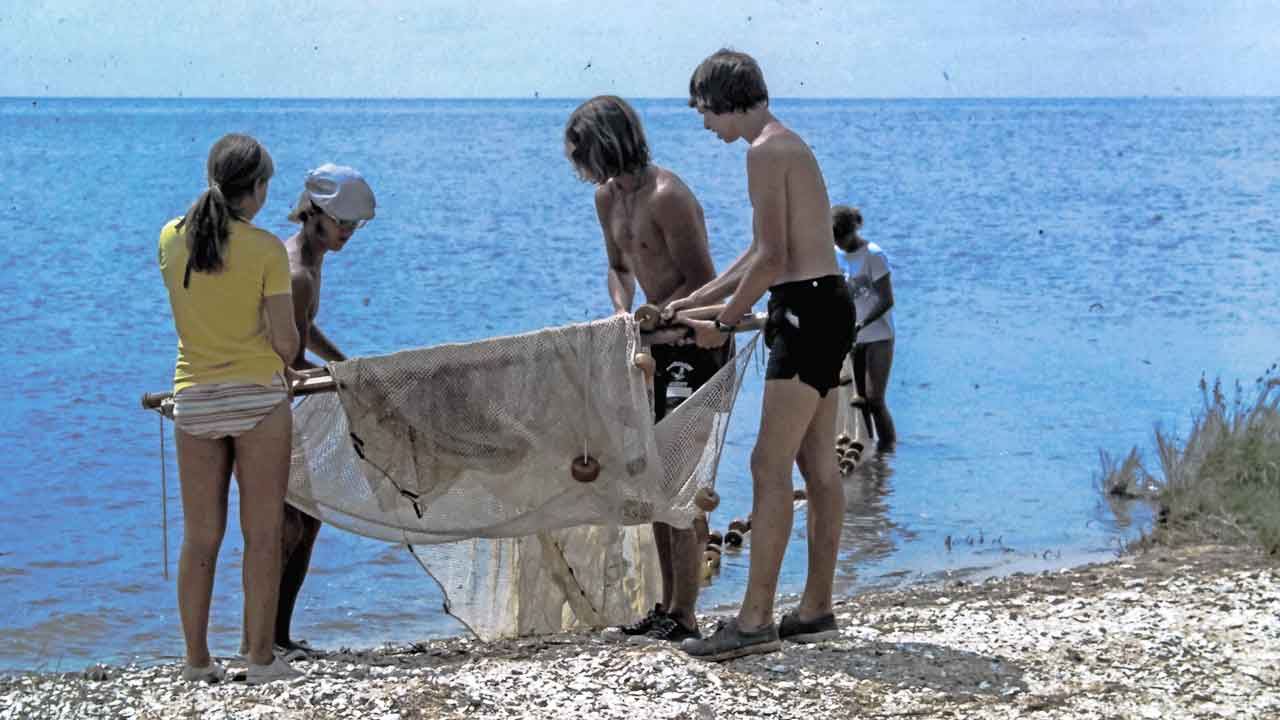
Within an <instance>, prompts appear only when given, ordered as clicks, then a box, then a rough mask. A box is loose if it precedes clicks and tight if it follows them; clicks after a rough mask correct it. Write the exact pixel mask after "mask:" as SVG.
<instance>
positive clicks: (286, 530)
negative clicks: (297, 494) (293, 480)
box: [280, 505, 322, 547]
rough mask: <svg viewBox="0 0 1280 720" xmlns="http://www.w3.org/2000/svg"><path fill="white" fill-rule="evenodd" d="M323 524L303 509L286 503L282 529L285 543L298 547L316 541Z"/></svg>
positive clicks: (288, 545) (287, 545)
mask: <svg viewBox="0 0 1280 720" xmlns="http://www.w3.org/2000/svg"><path fill="white" fill-rule="evenodd" d="M321 524H322V523H321V522H320V521H319V520H317V519H316V518H313V517H311V516H310V515H308V514H306V513H304V512H302V511H301V510H298V509H296V508H294V507H292V506H290V505H285V506H284V515H283V516H282V518H281V529H280V533H281V538H282V540H283V542H284V545H285V546H286V547H297V546H299V545H304V544H309V543H311V542H314V541H315V539H316V535H319V534H320V525H321Z"/></svg>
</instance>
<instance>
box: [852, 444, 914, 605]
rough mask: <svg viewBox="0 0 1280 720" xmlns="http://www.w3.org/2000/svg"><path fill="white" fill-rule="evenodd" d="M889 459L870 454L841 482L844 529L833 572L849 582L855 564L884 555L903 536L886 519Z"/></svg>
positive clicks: (890, 491) (890, 474)
mask: <svg viewBox="0 0 1280 720" xmlns="http://www.w3.org/2000/svg"><path fill="white" fill-rule="evenodd" d="M892 460H893V456H892V454H890V453H883V454H880V453H876V454H872V455H871V456H870V457H868V458H866V459H864V460H863V461H862V462H861V463H859V464H858V466H857V467H856V468H855V469H854V471H853V472H852V473H850V474H849V475H848V476H846V477H845V479H844V480H845V482H844V512H845V515H844V529H843V530H842V531H841V534H840V560H839V563H838V564H837V566H836V572H837V573H838V574H839V575H840V576H842V577H845V576H847V578H848V579H849V580H850V581H852V580H853V578H854V577H855V576H856V568H857V566H858V565H860V564H864V563H866V562H868V561H871V560H877V559H880V558H883V557H886V556H888V555H889V554H890V553H891V552H893V549H894V548H895V547H896V546H897V540H898V538H899V537H900V536H902V535H903V534H904V533H903V531H902V529H901V528H900V527H899V526H898V525H897V524H896V523H894V522H893V520H891V519H890V518H889V505H888V501H889V498H890V496H891V495H892V494H893V485H892V483H891V482H890V480H891V479H892V478H893V463H892Z"/></svg>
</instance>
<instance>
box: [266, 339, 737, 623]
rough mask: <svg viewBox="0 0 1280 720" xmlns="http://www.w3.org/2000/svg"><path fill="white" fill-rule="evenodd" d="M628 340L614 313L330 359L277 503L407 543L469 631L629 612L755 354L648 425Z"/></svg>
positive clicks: (648, 595) (616, 618) (717, 441)
mask: <svg viewBox="0 0 1280 720" xmlns="http://www.w3.org/2000/svg"><path fill="white" fill-rule="evenodd" d="M638 338H639V333H638V331H637V328H636V326H635V322H634V320H633V319H632V318H630V317H627V316H621V315H619V316H614V317H611V318H608V319H604V320H598V321H595V322H590V323H582V324H576V325H568V326H563V327H554V328H548V329H544V330H540V331H537V332H532V333H526V334H523V335H516V336H511V337H502V338H494V339H490V340H483V341H479V342H473V343H466V344H452V345H441V346H436V347H432V348H425V349H419V350H408V351H403V352H398V353H394V354H391V355H385V356H377V357H366V358H359V359H355V360H351V361H347V362H342V363H334V364H332V365H330V366H329V370H330V372H331V373H332V375H333V378H334V380H335V381H336V384H337V386H338V391H337V393H336V394H322V395H313V396H309V397H307V398H305V399H303V400H301V401H300V402H299V403H298V405H297V406H296V407H295V410H294V457H293V464H292V469H291V474H290V481H289V495H288V500H289V502H290V503H291V504H293V505H295V506H296V507H298V508H300V509H302V510H303V511H305V512H308V513H310V514H312V515H315V516H316V517H318V518H320V519H321V520H323V521H325V522H327V523H330V524H332V525H336V526H338V527H341V528H343V529H346V530H349V531H352V532H356V533H359V534H361V535H366V536H369V537H374V538H379V539H382V540H387V541H391V542H396V543H403V544H405V545H408V546H409V547H410V548H411V549H413V550H414V552H415V555H416V556H417V557H418V558H419V560H420V561H421V562H422V563H423V565H424V567H425V568H426V569H427V571H428V572H429V573H430V574H431V576H432V577H433V578H435V579H436V580H437V582H439V583H440V586H441V588H442V589H443V591H444V593H445V596H446V609H447V610H448V611H449V612H451V613H452V614H453V615H455V616H456V617H458V618H459V619H460V620H462V622H464V623H465V624H466V625H467V626H468V628H469V629H471V630H472V631H473V632H475V633H476V634H477V635H479V636H481V637H485V638H490V637H500V636H506V635H515V634H528V633H535V632H539V633H541V632H558V631H561V630H564V629H568V628H570V627H573V626H576V625H592V626H599V625H605V624H614V623H619V622H623V621H627V620H630V619H633V616H635V615H637V614H640V613H642V612H643V609H644V608H646V607H648V606H649V605H651V603H652V601H653V599H654V597H655V596H656V593H657V590H658V587H659V581H658V572H657V568H656V563H655V562H654V553H653V551H652V548H651V545H652V537H651V533H650V531H649V523H651V522H654V521H660V522H665V523H669V524H671V525H674V526H677V527H689V526H690V524H691V523H692V521H693V518H694V517H695V516H696V515H697V513H698V512H699V511H698V508H697V507H696V506H695V503H694V499H695V495H696V494H697V492H698V490H699V489H700V488H711V487H713V486H714V482H715V473H716V465H717V463H718V460H719V455H720V450H721V448H722V447H723V443H724V435H725V431H726V430H727V428H728V422H729V417H730V414H731V412H732V408H733V403H734V399H735V397H736V395H737V391H738V388H739V385H740V381H741V378H742V376H743V371H744V370H745V369H746V367H747V363H748V362H749V361H750V357H751V354H752V353H753V351H754V349H755V346H756V343H755V341H754V340H752V341H748V342H745V343H742V344H741V345H740V347H741V350H740V351H739V352H738V353H737V355H736V356H735V357H734V358H733V360H731V361H730V362H729V363H727V364H726V365H725V366H724V367H723V368H721V370H720V371H719V372H718V373H717V374H716V375H714V376H713V377H712V378H711V380H709V381H708V382H707V383H706V384H705V385H703V386H702V387H701V388H699V389H698V390H697V392H695V393H694V394H693V395H692V396H690V397H689V398H688V399H687V400H685V401H684V402H683V403H682V404H681V405H680V406H679V407H678V408H677V409H676V410H675V411H674V412H672V413H670V414H669V415H668V416H667V417H665V418H664V419H663V420H662V422H661V423H659V424H657V425H656V426H655V425H654V423H653V419H652V417H653V416H652V411H651V408H650V400H649V391H648V389H647V387H646V384H645V377H644V374H643V373H642V372H641V371H640V370H639V369H638V368H636V367H635V365H634V363H633V357H634V355H635V353H636V352H637V351H638V350H639V349H640V347H639V339H638ZM584 450H585V453H586V454H589V455H590V456H591V457H593V458H594V459H595V460H597V461H598V462H599V464H600V473H599V475H598V477H597V478H596V479H595V480H594V481H591V482H579V481H577V480H575V479H574V478H573V476H572V475H571V474H570V465H571V463H572V462H573V460H574V458H576V457H578V456H580V455H582V454H584Z"/></svg>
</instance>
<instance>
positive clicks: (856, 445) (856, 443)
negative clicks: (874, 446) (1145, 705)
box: [849, 440, 866, 452]
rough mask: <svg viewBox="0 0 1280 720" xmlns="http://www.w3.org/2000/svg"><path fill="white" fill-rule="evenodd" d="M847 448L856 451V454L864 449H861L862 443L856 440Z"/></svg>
mask: <svg viewBox="0 0 1280 720" xmlns="http://www.w3.org/2000/svg"><path fill="white" fill-rule="evenodd" d="M849 448H850V449H852V450H857V451H858V452H862V451H863V450H865V449H866V448H865V447H863V445H862V443H861V442H859V441H857V440H854V441H853V444H851V445H850V446H849Z"/></svg>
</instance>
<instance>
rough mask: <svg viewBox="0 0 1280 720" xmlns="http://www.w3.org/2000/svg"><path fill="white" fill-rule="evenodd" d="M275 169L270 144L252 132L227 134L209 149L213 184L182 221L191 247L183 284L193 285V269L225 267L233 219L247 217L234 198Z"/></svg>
mask: <svg viewBox="0 0 1280 720" xmlns="http://www.w3.org/2000/svg"><path fill="white" fill-rule="evenodd" d="M274 170H275V167H274V164H273V163H272V161H271V155H269V154H268V153H267V150H266V148H264V147H262V145H260V144H259V143H258V141H257V140H254V139H253V138H251V137H249V136H248V135H238V134H231V135H224V136H223V137H222V138H221V139H219V140H218V142H216V143H214V144H213V148H211V149H210V150H209V161H208V171H209V187H208V189H206V190H205V191H204V192H203V193H201V194H200V197H198V198H196V201H195V202H194V203H192V205H191V208H190V209H189V210H188V211H187V214H186V216H184V217H183V218H182V220H181V221H179V222H178V229H179V230H181V231H183V232H185V234H186V238H187V248H188V250H189V253H188V256H187V269H186V272H185V274H184V275H183V277H182V287H184V288H185V287H190V284H191V271H192V270H195V271H196V272H204V273H216V272H218V271H220V270H222V268H223V265H224V264H225V253H226V247H227V237H228V235H229V234H230V232H231V221H232V220H243V218H242V217H241V216H240V213H239V212H238V211H237V209H236V206H235V204H233V203H232V202H231V201H233V200H240V199H241V198H243V197H244V196H246V195H248V194H249V193H251V192H253V191H254V189H255V188H256V186H257V183H258V181H259V180H269V179H270V178H271V175H272V173H273V172H274Z"/></svg>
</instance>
